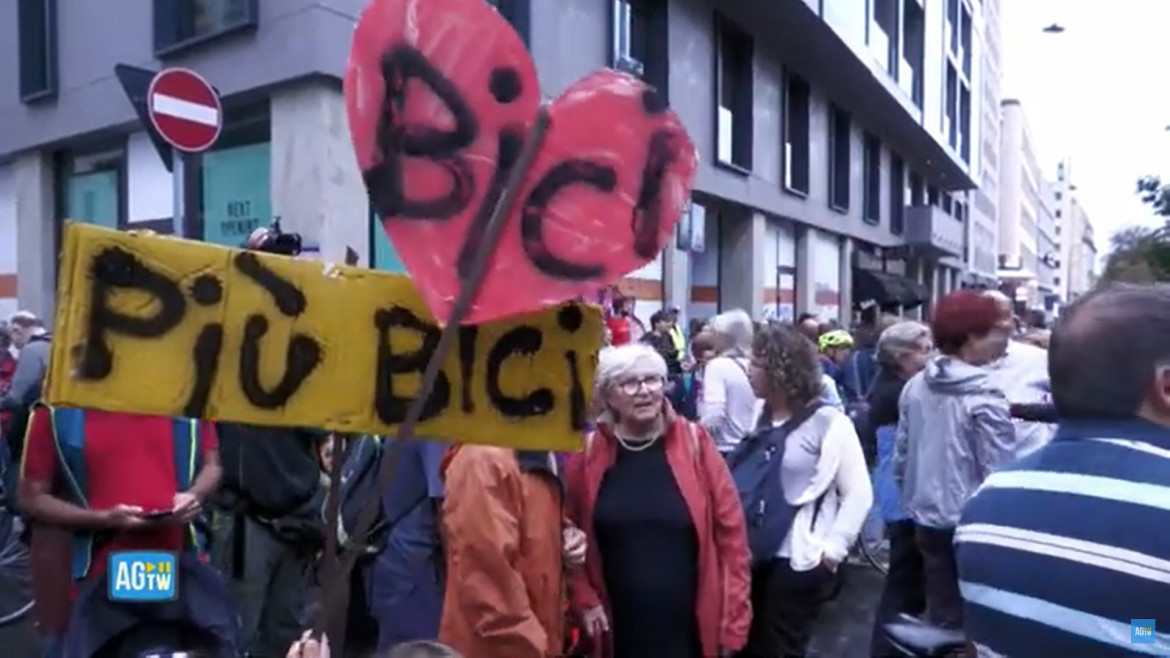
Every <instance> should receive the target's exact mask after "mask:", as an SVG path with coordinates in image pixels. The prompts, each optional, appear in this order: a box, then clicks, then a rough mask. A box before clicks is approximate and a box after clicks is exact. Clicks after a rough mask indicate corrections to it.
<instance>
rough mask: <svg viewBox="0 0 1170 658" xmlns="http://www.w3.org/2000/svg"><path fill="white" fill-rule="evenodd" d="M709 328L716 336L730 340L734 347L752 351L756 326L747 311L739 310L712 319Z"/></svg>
mask: <svg viewBox="0 0 1170 658" xmlns="http://www.w3.org/2000/svg"><path fill="white" fill-rule="evenodd" d="M707 326H708V327H710V328H711V331H713V332H715V333H716V334H719V335H721V336H727V337H728V338H730V339H731V341H732V343H733V346H734V347H738V348H740V349H744V350H747V349H751V346H752V334H753V333H755V325H754V324H752V316H750V315H748V314H747V311H745V310H743V309H740V308H737V309H735V310H732V311H727V312H724V313H720V314H719V315H716V316H715V317H713V318H711V322H710V323H708V325H707Z"/></svg>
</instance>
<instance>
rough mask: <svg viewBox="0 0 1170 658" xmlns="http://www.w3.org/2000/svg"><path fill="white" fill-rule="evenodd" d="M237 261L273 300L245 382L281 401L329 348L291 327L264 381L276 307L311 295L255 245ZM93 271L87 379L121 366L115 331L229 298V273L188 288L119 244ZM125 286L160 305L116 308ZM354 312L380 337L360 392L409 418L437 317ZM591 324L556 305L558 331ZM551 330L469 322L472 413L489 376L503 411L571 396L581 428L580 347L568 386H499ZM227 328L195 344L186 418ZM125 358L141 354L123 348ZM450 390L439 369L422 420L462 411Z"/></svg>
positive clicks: (252, 314)
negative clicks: (488, 330) (403, 380)
mask: <svg viewBox="0 0 1170 658" xmlns="http://www.w3.org/2000/svg"><path fill="white" fill-rule="evenodd" d="M232 268H233V269H234V271H235V272H236V273H238V274H240V275H242V277H243V278H244V279H246V280H247V281H249V282H251V284H254V285H256V286H259V287H260V288H261V289H263V290H264V291H265V292H266V293H267V297H268V298H269V300H270V301H271V303H272V309H271V310H270V311H267V312H266V311H264V310H261V309H255V310H250V311H248V312H245V313H244V314H243V332H242V333H243V336H242V340H241V342H240V348H239V353H238V354H237V355H235V358H236V360H237V366H238V367H237V372H238V382H237V383H238V386H239V390H240V392H241V393H242V395H243V396H244V398H245V399H246V400H247V401H248V403H249V404H251V405H252V406H253V407H255V408H257V409H262V410H272V409H279V408H282V407H284V406H286V405H288V404H289V403H290V401H291V400H292V399H293V397H294V396H295V395H296V394H297V392H298V391H300V390H302V388H303V387H304V384H305V382H306V381H307V380H308V379H309V377H310V376H312V375H313V373H314V372H316V371H318V369H319V368H320V366H321V364H322V363H323V362H324V360H325V358H326V354H325V347H324V342H323V341H322V340H320V339H319V338H317V337H314V336H312V335H311V334H309V333H307V332H305V331H292V332H291V333H290V337H289V339H288V342H287V344H286V345H285V347H284V354H283V362H284V368H283V373H282V375H281V376H280V378H279V380H278V381H277V382H275V383H274V384H271V385H265V383H263V382H262V381H261V376H260V370H261V368H260V364H261V362H262V358H261V357H262V350H263V346H262V342H263V339H264V336H265V335H266V334H268V333H269V330H270V328H271V326H270V325H271V323H272V322H273V320H270V318H269V315H268V313H274V314H275V316H276V318H277V320H276V321H281V322H287V323H292V322H293V321H294V320H295V319H296V318H299V317H301V316H302V315H304V314H305V313H306V312H307V311H308V310H309V300H308V299H307V298H306V296H305V294H304V292H303V291H301V290H300V289H299V288H298V287H297V286H296V285H295V284H294V283H293V282H292V281H290V280H288V279H286V278H284V277H282V276H281V275H280V274H279V273H278V272H276V271H274V270H273V269H272V268H271V267H268V266H267V265H266V264H265V263H264V261H263V260H262V259H261V258H260V257H258V256H257V255H256V254H254V253H250V252H240V253H237V254H235V255H234V256H233V257H232ZM90 271H91V274H92V276H91V278H90V281H91V283H90V290H89V291H88V292H89V296H90V299H89V309H90V314H89V317H88V319H87V321H86V323H85V330H84V333H85V336H84V340H83V344H82V350H81V352H80V354H79V362H78V364H77V366H78V367H77V370H76V372H77V374H78V376H79V377H80V378H82V379H84V380H89V381H101V380H104V379H106V378H108V377H109V376H111V374H113V372H114V369H115V365H116V360H117V357H118V355H116V354H115V353H114V350H113V348H112V347H111V344H110V338H111V337H113V336H123V337H127V338H131V339H142V340H162V339H165V337H166V336H167V334H169V333H170V332H172V331H174V330H175V329H177V328H178V327H179V326H180V325H182V324H183V323H184V321H185V319H186V317H187V314H188V311H189V309H190V305H191V304H192V303H194V304H195V305H198V306H202V307H212V306H215V305H217V304H221V303H223V301H224V299H225V297H226V295H225V290H224V283H223V281H221V280H220V279H219V278H218V277H217V276H216V275H214V274H208V273H204V274H200V275H198V276H196V277H194V279H192V280H191V282H190V284H189V285H188V286H187V289H186V290H184V287H183V285H182V284H181V283H180V282H177V281H175V280H173V279H172V278H171V277H168V276H167V275H166V274H164V273H163V272H162V271H160V270H158V269H154V268H151V267H150V266H148V265H147V264H146V263H145V262H143V260H142V259H141V258H139V257H138V256H136V255H135V254H133V253H131V252H129V251H127V250H126V249H123V248H121V247H108V248H106V249H103V250H101V251H100V252H98V253H97V254H96V255H95V257H94V258H93V260H92V262H91V265H90ZM236 285H239V284H236ZM124 291H137V292H140V293H144V294H146V295H148V296H150V297H152V298H153V299H154V301H155V302H156V303H154V304H152V305H151V308H152V309H153V313H151V314H150V315H145V316H140V315H132V314H128V313H124V312H122V311H120V310H118V309H116V308H115V305H114V303H113V301H114V297H115V293H116V292H124ZM355 313H357V314H358V317H361V316H362V315H365V317H366V318H367V321H368V322H370V323H371V326H372V328H373V329H374V330H375V331H374V335H376V336H377V341H378V343H377V350H376V360H377V368H376V374H375V381H373V382H369V383H368V384H366V385H365V386H363V385H362V384H361V383H360V382H357V383H356V385H357V387H358V391H357V394H359V395H361V394H363V393H362V391H363V390H364V391H368V393H365V394H367V395H370V396H371V398H370V399H371V402H372V406H373V409H374V411H375V414H376V415H377V417H378V419H379V420H381V421H382V422H383V423H386V424H387V425H397V424H400V423H401V422H403V420H405V418H406V410H407V407H408V406H409V405H410V402H411V401H412V397H411V396H410V395H408V394H406V393H405V392H404V391H403V390H402V389H401V388H400V387H399V386H397V385H396V380H397V379H398V378H400V377H403V376H415V377H414V378H415V379H417V376H418V375H421V373H422V371H423V370H424V369H425V368H426V365H427V363H428V362H429V361H430V359H431V357H432V355H433V354H434V352H435V348H436V347H437V345H438V342H439V333H440V329H439V328H438V326H437V325H436V324H434V323H433V322H432V321H430V320H429V319H425V318H422V317H420V316H419V315H418V314H416V313H415V312H414V311H412V310H411V309H409V308H407V307H406V306H405V305H402V304H393V303H391V304H388V305H386V306H384V307H381V308H376V309H370V310H369V312H368V314H365V312H364V311H363V310H361V309H355ZM584 324H585V322H584V314H583V312H582V310H581V308H580V307H579V306H577V305H575V304H566V305H564V306H562V307H560V308H559V309H558V310H557V311H556V327H555V330H557V331H560V332H564V333H566V334H573V333H576V332H577V331H579V330H581V329H582V328H583V326H584ZM550 327H551V325H550ZM548 330H549V329H548V328H544V329H542V328H541V327H538V326H533V325H528V324H520V325H518V326H515V327H512V328H511V329H509V330H507V331H505V332H503V333H502V334H501V335H500V336H498V337H496V338H495V339H494V340H492V341H491V343H490V344H488V345H484V344H483V343H484V342H485V341H484V340H483V336H482V332H481V330H480V328H479V327H475V326H461V327H460V328H459V343H458V357H459V358H458V362H459V377H460V379H461V380H462V382H461V387H460V388H461V390H462V397H461V399H460V400H459V401H458V409H459V411H461V412H462V413H464V414H472V413H474V412H475V402H474V399H473V396H472V395H471V391H472V389H473V386H472V384H473V379H479V378H482V390H484V391H486V394H487V400H488V402H489V404H490V405H491V407H493V408H494V409H495V410H497V411H498V412H499V413H500V414H501V415H502V416H504V417H506V418H510V419H514V420H523V419H525V418H532V417H535V416H543V415H547V414H550V413H552V412H553V410H554V408H555V407H556V405H557V404H558V400H560V399H566V400H567V403H568V405H569V412H570V413H569V418H570V423H571V425H572V427H571V429H573V430H579V429H583V428H584V425H585V413H586V410H585V407H586V399H585V392H584V390H583V389H582V387H581V377H582V365H583V364H582V361H581V356H580V355H578V354H577V352H576V351H575V350H572V349H566V350H565V351H564V353H563V355H561V357H562V358H563V361H562V362H563V364H564V368H565V369H566V370H565V372H566V377H565V379H566V380H567V381H568V382H570V384H569V386H568V390H567V391H554V390H552V389H551V388H548V387H537V388H534V389H532V390H531V391H529V392H527V393H524V394H523V395H515V394H509V393H506V392H505V391H504V388H503V387H502V386H501V374H502V372H503V369H504V364H505V362H506V361H507V360H508V359H509V358H510V357H512V356H515V355H524V356H531V355H534V354H537V353H539V352H541V351H542V350H547V346H546V345H545V332H546V331H548ZM401 331H409V332H414V333H415V334H416V335H417V336H418V337H419V338H421V341H418V343H421V345H420V346H419V347H416V348H414V349H409V350H404V349H402V348H401V343H402V341H396V340H391V333H392V332H394V333H397V332H401ZM224 333H225V327H224V325H223V324H222V323H219V322H212V323H208V324H205V325H204V326H202V327H201V328H200V329H199V331H198V332H197V334H196V338H195V342H194V344H193V345H192V346H191V358H192V362H193V365H194V368H193V371H194V382H193V384H192V386H191V390H190V393H189V394H188V396H187V400H186V402H185V404H184V406H183V409H182V415H184V416H187V417H191V418H200V417H203V416H204V414H205V413H206V412H207V407H208V402H209V399H210V396H211V392H212V390H213V387H214V384H215V381H216V376H217V372H218V370H219V365H220V363H221V361H222V359H224V358H231V356H230V355H225V354H224V353H223V352H224V343H225V341H224ZM269 349H272V347H269ZM122 358H133V357H132V356H131V355H129V354H124V355H122ZM546 358H547V357H546ZM480 364H482V365H480ZM475 383H477V384H478V383H480V382H475ZM452 389H453V386H452V383H451V378H450V376H449V375H448V374H447V373H446V372H440V375H439V377H438V379H437V381H436V382H435V386H434V388H433V389H432V391H431V392H430V395H429V396H428V397H427V401H426V404H425V406H424V409H423V415H422V418H421V420H422V421H426V420H430V419H432V418H435V417H437V416H439V415H441V414H444V413H447V412H449V411H453V410H454V409H455V407H454V404H453V403H454V402H455V401H454V400H453V395H452Z"/></svg>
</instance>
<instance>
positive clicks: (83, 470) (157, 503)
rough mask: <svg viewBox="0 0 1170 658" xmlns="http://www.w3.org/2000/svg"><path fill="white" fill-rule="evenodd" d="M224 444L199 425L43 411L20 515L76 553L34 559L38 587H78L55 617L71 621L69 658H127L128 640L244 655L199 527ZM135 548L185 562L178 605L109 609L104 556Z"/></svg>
mask: <svg viewBox="0 0 1170 658" xmlns="http://www.w3.org/2000/svg"><path fill="white" fill-rule="evenodd" d="M216 443H217V439H216V433H215V431H214V429H213V427H212V426H211V425H210V424H207V423H201V422H199V421H195V420H191V419H184V418H165V417H160V416H146V415H141V414H133V413H119V412H109V411H100V410H96V409H77V408H64V407H62V408H53V407H49V406H46V405H43V404H39V403H38V404H37V405H36V407H35V409H34V412H33V415H32V419H31V421H30V424H29V431H28V444H27V446H26V449H25V460H24V471H23V476H22V478H21V482H20V505H21V508H22V511H23V512H24V513H25V514H27V515H28V516H29V517H31V518H32V519H34V520H35V521H37V522H38V523H40V524H45V525H44V526H38V527H37V528H36V529H35V530H34V535H33V537H34V540H35V539H36V538H37V535H38V534H40V531H41V529H42V528H43V527H53V528H61V529H64V530H66V531H68V533H69V534H68V539H69V541H70V549H69V550H68V551H64V552H61V551H53V552H50V555H52V556H56V557H57V558H58V559H59V560H60V561H59V562H56V563H49V562H46V561H43V560H41V561H38V559H37V557H34V558H33V569H34V576H33V577H34V582H35V581H36V580H38V579H39V580H40V581H41V583H45V582H52V583H56V584H57V585H58V587H60V583H61V580H60V578H59V577H61V576H64V577H68V578H70V579H71V580H72V586H70V585H69V584H68V582H66V584H65V586H64V588H63V589H64V591H65V592H71V594H72V598H73V603H72V610H71V611H70V610H65V611H56V613H55V617H56V618H57V619H61V618H67V619H68V622H67V625H66V626H65V628H64V629H63V630H64V637H63V638H60V637H57V638H51V639H53V640H58V641H60V643H61V646H62V647H63V648H62V649H61V650H62V652H63V655H75V656H83V655H84V656H89V655H107V654H99V652H100V651H102V650H103V648H104V650H106V651H109V652H111V653H109V654H108V655H122V654H121V653H118V651H120V649H119V646H122V643H124V642H126V641H127V640H128V638H129V636H130V635H134V636H137V637H139V638H141V637H142V636H143V635H144V634H149V635H150V636H151V638H152V640H153V641H154V642H156V643H161V644H162V646H167V647H170V648H172V649H174V650H195V649H201V650H205V651H212V654H211V655H224V654H225V653H227V654H228V655H236V649H237V645H236V636H235V632H234V631H235V609H234V606H233V605H232V600H231V596H230V593H229V592H228V590H227V589H226V588H225V587H224V586H223V584H222V580H221V578H220V577H219V576H218V574H216V573H214V571H212V570H211V569H210V568H209V567H207V566H206V565H205V564H204V561H203V560H202V559H201V558H202V557H203V555H204V554H203V548H204V547H203V546H202V542H201V537H200V536H199V534H198V533H197V532H195V528H194V526H193V525H192V522H193V521H195V520H196V519H197V518H198V517H199V515H200V514H201V513H202V510H203V505H204V504H205V502H206V501H207V500H208V498H209V497H210V496H211V494H212V492H214V491H215V489H216V487H217V486H218V484H219V481H220V476H221V472H222V471H221V468H220V465H219V460H218V457H217V454H216V448H217V445H216ZM35 547H36V543H35V541H34V550H35ZM128 550H129V551H134V550H144V551H168V552H177V553H179V555H180V557H179V561H178V563H177V573H176V576H175V577H176V578H177V579H178V580H180V581H182V586H181V587H178V588H177V590H178V597H179V598H178V599H177V600H176V601H174V602H172V603H166V604H156V605H155V606H150V607H149V608H146V607H143V606H141V605H135V604H127V603H118V602H114V601H110V600H109V599H108V596H107V590H108V585H109V584H108V578H109V575H108V574H107V570H106V567H107V558H108V556H109V555H110V554H111V553H114V552H118V551H128ZM38 571H39V573H38ZM46 571H47V572H48V573H46ZM43 591H44V588H43V587H37V592H38V598H39V594H40V593H41V592H43ZM48 600H53V601H54V602H55V603H57V604H61V603H62V601H60V600H59V599H48V598H47V599H46V601H48ZM42 603H43V601H40V600H38V607H39V606H40V605H41V604H42ZM64 605H65V606H68V605H69V603H68V602H64ZM50 630H51V631H55V630H58V629H50ZM135 655H137V654H135Z"/></svg>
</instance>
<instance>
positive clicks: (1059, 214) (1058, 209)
mask: <svg viewBox="0 0 1170 658" xmlns="http://www.w3.org/2000/svg"><path fill="white" fill-rule="evenodd" d="M1060 217H1061V212H1060V208H1057V209H1056V218H1057V219H1060ZM1056 230H1057V231H1059V230H1060V227H1057V228H1056Z"/></svg>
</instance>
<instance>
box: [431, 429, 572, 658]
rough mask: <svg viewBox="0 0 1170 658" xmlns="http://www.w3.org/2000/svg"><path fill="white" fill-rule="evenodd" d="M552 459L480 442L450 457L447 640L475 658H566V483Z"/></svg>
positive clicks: (446, 464) (446, 467)
mask: <svg viewBox="0 0 1170 658" xmlns="http://www.w3.org/2000/svg"><path fill="white" fill-rule="evenodd" d="M555 469H556V466H555V463H554V462H553V460H552V455H551V454H550V453H546V452H526V451H520V452H518V451H515V450H509V449H506V448H494V447H488V446H477V445H461V446H456V447H454V448H452V450H451V451H450V452H448V454H447V456H446V458H445V459H444V461H443V468H442V472H443V477H444V483H445V496H444V498H443V519H442V527H443V541H444V548H445V552H446V560H447V587H446V591H445V593H444V596H443V617H442V621H441V622H440V624H439V641H440V642H442V643H443V644H446V645H448V646H450V647H451V648H453V649H455V650H457V651H459V652H460V653H462V654H463V656H465V657H466V658H545V657H546V656H555V655H559V654H561V653H563V644H564V629H563V626H564V606H563V601H564V591H565V583H564V577H563V573H564V571H563V568H562V545H561V543H562V540H561V523H562V515H561V504H562V493H561V485H560V482H559V481H558V480H557V476H556V470H555Z"/></svg>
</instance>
